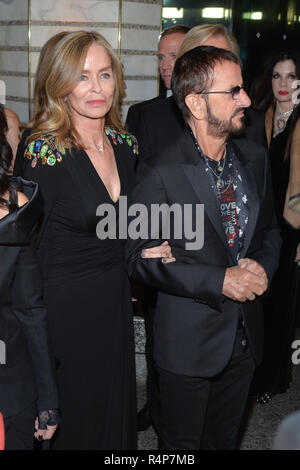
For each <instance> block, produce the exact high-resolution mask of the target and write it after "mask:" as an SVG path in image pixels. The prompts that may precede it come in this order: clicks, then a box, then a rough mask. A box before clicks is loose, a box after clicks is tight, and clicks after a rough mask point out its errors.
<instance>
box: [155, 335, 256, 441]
mask: <svg viewBox="0 0 300 470" xmlns="http://www.w3.org/2000/svg"><path fill="white" fill-rule="evenodd" d="M156 368H157V372H158V375H159V389H160V405H161V416H160V423H159V442H160V448H161V449H173V450H180V449H190V450H199V449H207V450H232V449H236V448H237V439H238V432H239V428H240V424H241V420H242V417H243V413H244V410H245V407H246V404H247V398H248V393H249V388H250V385H251V381H252V377H253V373H254V369H255V365H254V361H253V359H252V356H251V353H250V350H249V348H248V346H247V343H246V345H245V341H244V337H243V330H242V329H241V328H239V329H238V331H237V336H236V341H235V345H234V349H233V353H232V357H231V359H230V362H229V364H228V365H227V366H226V368H225V369H224V370H223V371H222V373H220V374H219V375H217V376H216V377H213V378H209V379H207V378H201V377H188V376H184V375H177V374H173V373H171V372H168V371H165V370H163V369H161V368H159V367H157V366H156Z"/></svg>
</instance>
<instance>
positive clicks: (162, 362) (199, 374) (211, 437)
mask: <svg viewBox="0 0 300 470" xmlns="http://www.w3.org/2000/svg"><path fill="white" fill-rule="evenodd" d="M242 83H243V82H242V75H241V68H240V64H239V60H238V59H237V57H236V56H235V55H234V54H232V53H231V52H228V51H225V50H224V49H219V48H215V47H210V46H203V47H196V48H194V49H192V50H190V51H188V52H186V53H185V54H184V55H183V56H182V57H180V58H179V59H178V60H177V61H176V64H175V68H174V71H173V78H172V90H173V96H174V98H175V100H176V103H177V105H178V108H179V109H180V111H181V113H182V115H183V117H184V120H185V122H186V125H185V127H184V129H183V130H182V131H181V132H180V135H178V136H177V139H176V142H175V143H174V144H173V145H172V146H169V147H164V149H163V150H161V149H160V148H158V149H157V151H156V153H155V154H153V155H152V157H151V158H149V159H148V161H147V162H146V161H143V160H142V161H141V167H144V168H142V169H141V172H140V175H143V176H142V178H141V180H140V181H139V183H138V184H137V186H136V188H135V190H134V193H133V197H132V199H133V200H132V202H133V203H139V204H143V205H144V206H145V207H146V208H147V211H146V213H147V218H146V219H145V220H144V223H143V224H142V226H143V228H144V229H145V227H147V226H148V228H149V230H148V234H149V233H151V236H150V235H148V239H145V238H143V239H135V240H134V239H133V238H136V237H132V238H131V239H130V240H129V241H128V245H127V248H128V252H127V259H128V271H129V274H130V275H131V276H132V278H133V279H134V280H136V281H139V282H142V283H145V284H146V285H149V286H151V287H152V288H154V289H156V298H155V299H154V300H153V338H154V349H153V354H154V361H155V366H156V371H157V374H158V377H159V393H160V403H161V415H160V421H159V426H158V432H159V438H160V447H161V448H163V449H194V450H196V449H200V448H201V449H236V448H237V435H238V431H239V427H240V423H241V419H242V415H243V412H244V409H245V406H246V401H247V396H248V392H249V387H250V384H251V380H252V376H253V372H254V369H255V365H257V364H258V363H259V362H260V361H261V358H262V347H263V312H262V303H261V296H262V295H263V294H264V293H265V292H266V290H267V286H268V285H269V284H270V282H271V279H272V276H273V274H274V272H275V270H276V269H277V265H278V258H279V249H280V244H281V242H280V235H279V230H278V227H277V224H276V220H275V213H274V208H273V201H272V188H271V179H270V170H269V166H268V156H267V152H266V150H265V148H264V147H262V146H260V145H257V144H256V143H254V142H252V141H249V140H246V139H235V138H231V136H233V135H235V134H237V133H239V132H241V131H242V128H243V118H244V110H245V108H247V107H248V106H249V105H250V100H249V98H248V96H247V94H246V93H245V91H244V90H243V88H242ZM162 204H164V205H165V209H166V207H169V208H170V213H171V217H170V218H169V219H168V215H169V216H170V213H169V214H168V212H167V213H166V212H165V216H162V217H161V218H159V217H154V216H153V210H154V209H155V210H157V207H158V206H157V205H159V206H160V207H161V205H162ZM200 204H204V212H203V218H201V217H200V218H199V214H200V215H201V210H200V209H201V207H202V206H200ZM155 205H156V206H155ZM170 206H172V207H170ZM140 207H141V206H140ZM187 209H189V210H188V211H187ZM185 211H187V212H185ZM166 214H167V215H166ZM168 220H169V223H167V222H168ZM147 224H148V225H147ZM168 226H169V229H170V236H169V237H168V238H169V240H170V241H169V243H170V245H171V248H172V253H173V256H175V258H176V261H175V262H172V263H169V264H165V263H162V262H160V261H158V260H155V259H147V257H146V258H145V257H144V255H143V249H144V248H146V247H148V246H151V245H152V244H153V243H156V244H157V238H161V239H165V238H167V237H166V235H164V228H165V227H168ZM180 229H181V230H180ZM191 229H192V230H191ZM179 232H181V233H179ZM201 232H203V233H202V235H203V240H204V243H203V246H202V247H201V245H202V243H201V238H202V237H201ZM152 234H154V236H153V235H152ZM191 234H192V235H193V234H194V237H195V242H192V243H191ZM151 237H152V238H156V239H155V240H151ZM141 255H142V256H141Z"/></svg>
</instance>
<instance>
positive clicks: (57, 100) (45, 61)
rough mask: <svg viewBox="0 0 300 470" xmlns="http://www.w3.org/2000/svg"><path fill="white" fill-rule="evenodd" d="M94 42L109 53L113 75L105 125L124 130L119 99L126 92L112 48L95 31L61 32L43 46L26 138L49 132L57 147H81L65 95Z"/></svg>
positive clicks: (78, 76) (72, 87)
mask: <svg viewBox="0 0 300 470" xmlns="http://www.w3.org/2000/svg"><path fill="white" fill-rule="evenodd" d="M93 43H97V44H99V45H100V46H102V47H104V49H105V50H106V52H107V53H108V55H109V57H110V59H111V66H112V72H113V75H114V79H115V91H114V98H113V103H112V106H111V109H110V110H109V112H108V113H107V115H106V116H105V125H107V126H110V127H113V128H115V129H118V130H123V125H122V121H121V114H120V103H121V102H122V99H123V97H124V96H125V92H124V86H123V71H122V67H121V64H120V61H119V59H118V57H117V55H116V53H115V52H114V50H113V48H112V47H111V45H110V44H109V43H108V42H107V41H106V39H104V37H103V36H101V34H99V33H97V32H95V31H75V32H64V33H58V34H57V35H55V36H53V38H51V39H49V41H48V43H46V44H47V45H46V44H45V46H44V48H43V50H42V51H43V54H42V57H41V58H40V61H39V66H38V70H37V75H36V77H37V79H36V83H35V92H34V104H35V114H34V117H33V119H32V121H31V122H30V124H29V126H30V127H31V129H32V131H31V134H30V137H29V138H28V140H30V141H31V140H36V139H38V138H39V137H41V135H44V134H50V135H51V136H53V137H55V141H56V145H57V147H58V148H59V149H61V148H63V147H65V148H70V147H73V146H79V147H82V144H80V136H79V134H78V132H77V131H76V129H75V127H74V125H73V122H72V118H71V113H70V109H69V105H68V103H67V101H66V97H67V95H68V94H69V93H70V92H71V91H72V90H73V89H74V88H75V87H76V85H77V84H78V81H79V78H80V76H81V73H82V69H83V67H84V62H85V58H86V54H87V51H88V49H89V47H90V46H91V45H92V44H93Z"/></svg>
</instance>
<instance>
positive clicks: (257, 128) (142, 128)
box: [127, 96, 267, 158]
mask: <svg viewBox="0 0 300 470" xmlns="http://www.w3.org/2000/svg"><path fill="white" fill-rule="evenodd" d="M146 103H148V104H146ZM140 105H143V103H140ZM140 105H136V106H140ZM138 111H139V112H136V113H134V114H133V117H131V116H130V115H129V118H127V124H128V128H129V130H130V132H131V133H132V134H134V135H135V136H136V138H137V140H138V143H139V154H140V157H141V158H147V157H149V156H153V155H156V154H157V153H158V152H159V153H161V152H163V151H164V150H165V149H166V148H168V147H169V146H171V145H172V144H174V143H175V142H176V140H177V139H178V137H179V136H180V135H181V132H182V130H183V129H184V128H185V122H184V120H183V117H182V114H181V112H180V110H179V108H178V107H177V105H176V102H175V100H174V98H173V97H172V96H170V97H169V98H164V99H160V100H158V99H156V101H155V100H152V102H145V105H144V106H140V108H138ZM245 118H246V127H245V130H244V132H243V134H242V135H241V136H240V137H239V138H238V139H249V140H252V141H254V142H256V143H257V144H260V145H263V146H264V147H266V148H267V139H266V131H265V120H264V114H263V113H262V112H260V111H257V110H255V109H252V108H247V109H245Z"/></svg>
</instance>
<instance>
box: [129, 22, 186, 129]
mask: <svg viewBox="0 0 300 470" xmlns="http://www.w3.org/2000/svg"><path fill="white" fill-rule="evenodd" d="M189 30H190V28H189V27H188V26H183V25H176V26H172V27H171V28H169V29H166V30H165V31H164V32H163V33H162V34H161V37H160V40H159V43H158V52H157V57H158V65H159V72H160V76H161V79H162V81H163V84H164V88H165V89H164V90H162V91H161V93H160V95H159V96H157V97H156V98H152V99H151V100H146V101H142V102H141V103H137V104H134V105H132V106H130V108H129V109H128V114H127V119H126V125H127V126H128V129H129V130H130V132H131V133H132V134H134V133H135V129H136V127H137V126H138V123H139V120H140V117H141V115H142V113H143V110H144V108H145V107H146V106H148V105H149V104H151V103H157V102H159V101H161V100H163V99H164V98H165V97H166V96H170V95H171V94H172V92H171V78H172V72H173V68H174V64H175V60H176V57H177V54H178V51H179V49H180V46H181V43H182V41H183V39H184V35H185V34H186V33H187V32H188V31H189Z"/></svg>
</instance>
